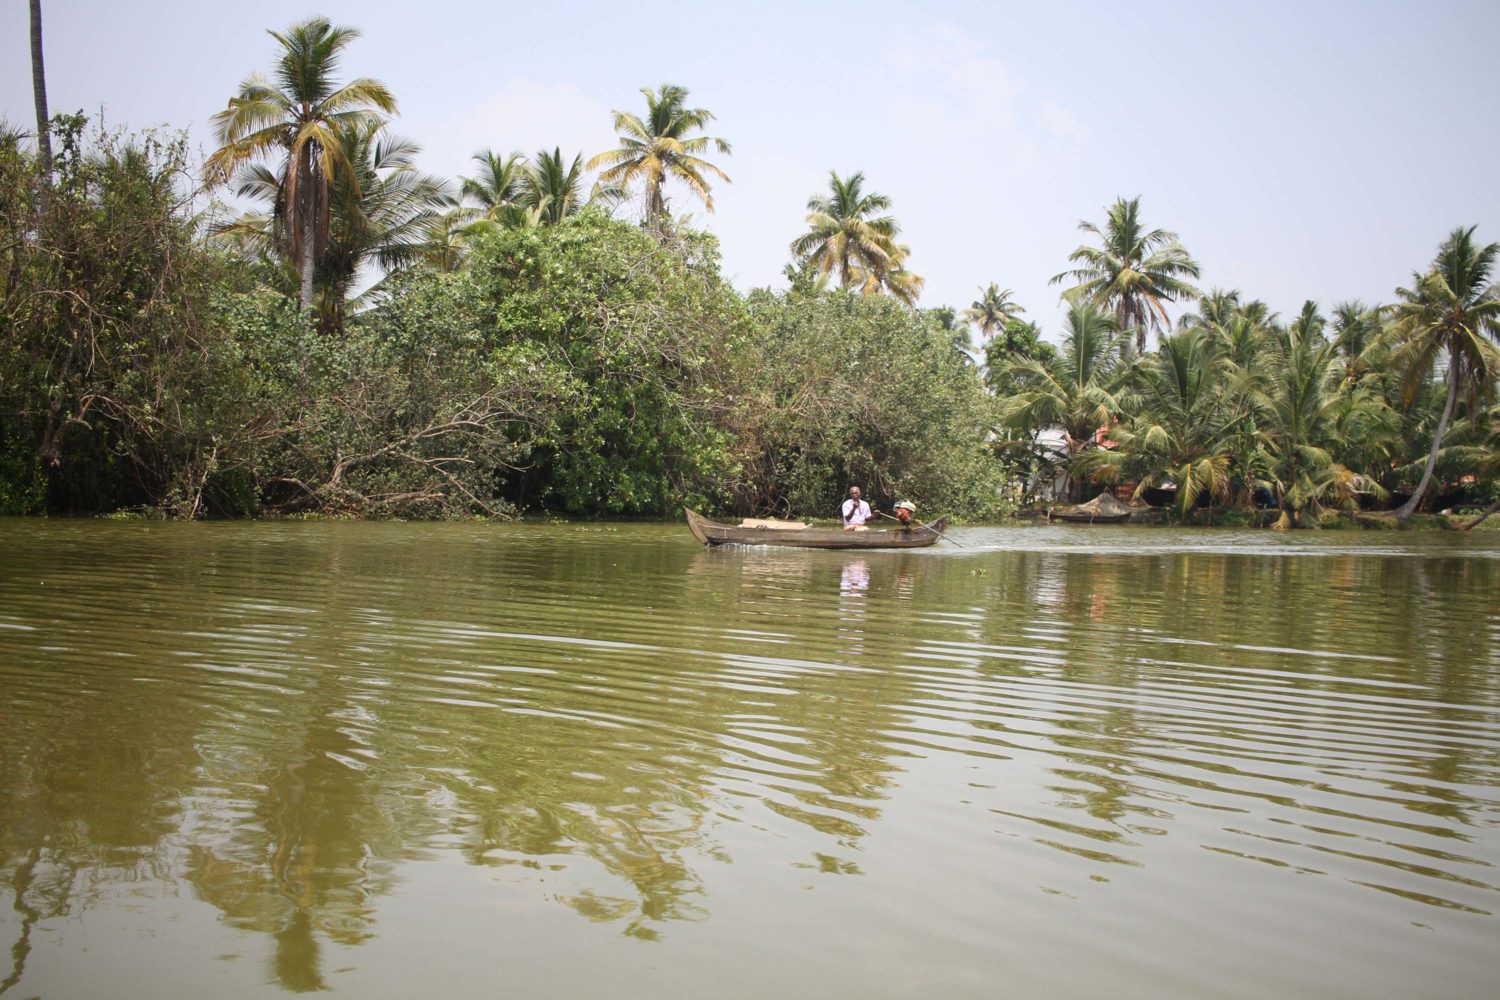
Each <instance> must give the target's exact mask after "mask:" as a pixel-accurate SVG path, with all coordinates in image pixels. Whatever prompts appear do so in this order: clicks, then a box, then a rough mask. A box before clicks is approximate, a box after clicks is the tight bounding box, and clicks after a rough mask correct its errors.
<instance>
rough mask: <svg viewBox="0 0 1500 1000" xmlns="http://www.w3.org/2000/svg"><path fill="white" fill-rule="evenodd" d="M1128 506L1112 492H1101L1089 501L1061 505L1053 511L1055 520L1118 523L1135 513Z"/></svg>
mask: <svg viewBox="0 0 1500 1000" xmlns="http://www.w3.org/2000/svg"><path fill="white" fill-rule="evenodd" d="M1133 513H1134V511H1132V510H1131V509H1130V508H1129V507H1128V506H1126V505H1125V504H1123V503H1121V502H1120V501H1119V500H1117V499H1116V498H1115V496H1114V495H1113V494H1111V493H1101V494H1099V495H1098V496H1096V497H1095V498H1094V499H1092V500H1090V501H1089V502H1088V503H1080V504H1074V505H1073V506H1071V507H1059V508H1058V509H1057V510H1054V511H1052V513H1051V516H1052V520H1054V521H1074V522H1077V523H1080V524H1118V523H1119V522H1121V521H1128V520H1130V515H1131V514H1133Z"/></svg>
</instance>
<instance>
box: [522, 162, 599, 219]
mask: <svg viewBox="0 0 1500 1000" xmlns="http://www.w3.org/2000/svg"><path fill="white" fill-rule="evenodd" d="M518 201H519V203H520V205H521V206H522V207H523V208H527V209H530V210H532V211H534V212H535V213H536V218H537V220H538V221H539V222H540V223H541V224H542V225H544V226H555V225H557V224H558V223H559V222H561V221H562V220H564V219H566V218H568V217H569V216H572V215H577V214H578V212H579V210H580V209H582V208H583V205H584V197H583V154H582V153H580V154H578V155H577V156H575V157H573V162H572V163H568V162H566V161H565V160H564V159H563V155H562V150H561V149H560V148H556V147H554V148H553V150H552V152H550V153H549V152H547V151H546V150H545V149H544V150H541V151H540V152H538V153H537V154H536V158H535V159H534V160H533V161H532V162H531V164H530V165H528V167H527V169H526V173H525V175H524V176H523V177H522V179H521V193H520V197H519V199H518Z"/></svg>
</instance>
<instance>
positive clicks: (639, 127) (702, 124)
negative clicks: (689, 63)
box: [588, 83, 730, 226]
mask: <svg viewBox="0 0 1500 1000" xmlns="http://www.w3.org/2000/svg"><path fill="white" fill-rule="evenodd" d="M641 93H642V94H643V95H644V96H645V98H646V117H645V118H644V119H643V118H640V117H639V116H637V115H635V114H632V113H631V112H629V111H616V112H614V121H615V131H616V132H618V133H619V136H620V147H619V148H618V149H611V150H607V151H605V152H603V153H600V154H599V155H598V156H595V157H594V158H593V159H591V160H589V162H588V169H590V170H594V169H597V168H598V167H601V166H607V169H606V170H605V171H604V172H603V173H602V174H600V175H599V179H600V181H602V182H604V183H606V184H611V185H616V186H618V187H620V188H628V187H630V186H631V185H633V184H635V183H636V182H637V181H639V182H640V183H641V184H642V185H643V186H644V187H645V194H646V221H647V223H648V224H649V225H652V226H659V225H660V224H661V221H662V218H663V217H664V216H665V215H666V211H667V202H666V197H665V196H664V195H663V194H662V187H663V186H664V185H665V184H666V182H667V181H668V180H669V179H675V180H678V181H681V182H682V183H684V184H686V185H687V187H688V190H690V191H692V192H693V194H694V195H696V196H697V197H698V198H699V199H700V200H701V201H702V202H703V206H704V207H705V208H707V209H708V210H709V211H710V212H712V211H713V210H714V200H713V196H712V195H711V194H710V193H709V183H708V181H707V179H706V178H705V176H704V175H705V174H713V175H714V176H715V177H718V178H719V179H720V180H722V181H724V182H725V183H726V184H727V183H729V175H728V174H726V173H724V171H723V170H720V169H719V168H718V167H717V166H715V165H714V164H712V163H710V162H708V161H707V160H705V159H703V158H702V157H701V156H700V155H699V154H701V153H703V152H705V151H706V150H708V148H709V147H710V146H712V147H713V148H714V149H716V150H718V151H719V152H720V153H723V154H725V155H728V153H729V151H730V150H729V143H727V142H725V141H724V140H723V139H720V138H717V137H714V136H706V135H691V134H690V133H693V132H697V131H701V130H702V129H704V128H706V127H707V126H708V124H709V123H710V122H712V121H713V120H714V116H713V113H712V112H710V111H708V110H706V109H704V108H689V107H686V106H685V102H686V101H687V96H688V92H687V88H686V87H679V86H676V85H674V84H669V83H664V84H662V85H661V86H660V87H658V88H657V89H656V90H652V89H651V88H650V87H642V88H641Z"/></svg>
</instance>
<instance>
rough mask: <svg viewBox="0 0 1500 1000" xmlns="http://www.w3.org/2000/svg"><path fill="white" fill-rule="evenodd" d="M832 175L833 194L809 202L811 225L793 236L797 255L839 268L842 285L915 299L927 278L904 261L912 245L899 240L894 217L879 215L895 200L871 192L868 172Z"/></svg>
mask: <svg viewBox="0 0 1500 1000" xmlns="http://www.w3.org/2000/svg"><path fill="white" fill-rule="evenodd" d="M828 177H829V196H828V197H824V196H823V195H813V196H812V197H811V198H809V199H808V201H807V212H808V214H807V223H808V226H809V227H810V228H809V229H808V231H807V232H806V233H803V234H802V235H801V236H799V237H798V238H797V239H795V240H793V241H792V248H791V249H792V256H793V258H794V259H795V260H796V261H797V262H798V263H799V264H807V265H809V266H811V267H813V268H816V269H817V271H818V272H819V273H820V274H834V273H836V274H837V275H838V278H839V287H841V288H844V289H851V288H858V289H859V290H860V291H861V293H863V294H865V295H873V294H875V293H876V292H878V291H880V290H881V288H887V289H889V290H890V291H891V292H892V294H894V295H896V296H897V297H898V298H900V299H901V300H902V301H904V302H908V303H910V302H912V301H915V299H916V296H917V293H918V292H920V291H921V287H922V279H921V278H920V277H918V276H917V275H915V274H912V273H911V272H910V271H907V270H906V268H905V267H904V266H903V263H904V261H905V259H906V257H907V255H908V254H909V252H910V250H909V248H907V247H905V246H902V245H900V244H898V243H897V242H896V237H897V235H899V234H900V232H901V229H900V227H899V226H898V225H897V224H896V220H895V218H893V217H892V216H889V215H883V216H876V215H875V213H877V212H883V211H886V210H887V209H889V208H890V207H891V199H890V198H888V197H886V196H885V195H883V194H876V193H874V192H871V193H869V194H866V193H865V191H864V182H865V175H864V174H863V173H854V174H850V175H849V177H848V178H847V179H846V178H841V177H839V175H838V173H837V172H834V171H830V172H829V175H828ZM872 216H875V217H873V218H872Z"/></svg>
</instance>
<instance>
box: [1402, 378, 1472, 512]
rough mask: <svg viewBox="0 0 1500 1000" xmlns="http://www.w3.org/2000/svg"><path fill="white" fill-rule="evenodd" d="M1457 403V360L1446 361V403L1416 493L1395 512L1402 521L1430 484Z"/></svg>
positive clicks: (1419, 501)
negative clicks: (1439, 450)
mask: <svg viewBox="0 0 1500 1000" xmlns="http://www.w3.org/2000/svg"><path fill="white" fill-rule="evenodd" d="M1457 401H1458V359H1457V358H1454V357H1450V358H1449V359H1448V402H1447V403H1446V404H1444V406H1443V417H1442V419H1441V420H1439V421H1438V425H1437V433H1436V434H1434V435H1433V436H1432V450H1431V451H1430V452H1428V453H1427V465H1426V467H1425V468H1423V469H1422V479H1421V481H1420V482H1419V483H1417V488H1416V491H1415V492H1413V493H1412V495H1411V499H1410V500H1408V501H1406V503H1404V504H1402V505H1401V509H1400V510H1398V511H1396V518H1397V519H1398V520H1401V521H1404V520H1406V519H1407V518H1409V517H1411V516H1412V513H1413V512H1415V511H1416V509H1417V505H1418V504H1420V503H1421V502H1422V494H1424V493H1426V492H1427V485H1428V483H1430V482H1432V470H1433V469H1434V468H1435V467H1436V466H1437V456H1438V449H1439V448H1441V447H1442V446H1443V435H1444V434H1447V433H1448V421H1449V420H1450V419H1452V417H1453V406H1454V403H1456V402H1457Z"/></svg>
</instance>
